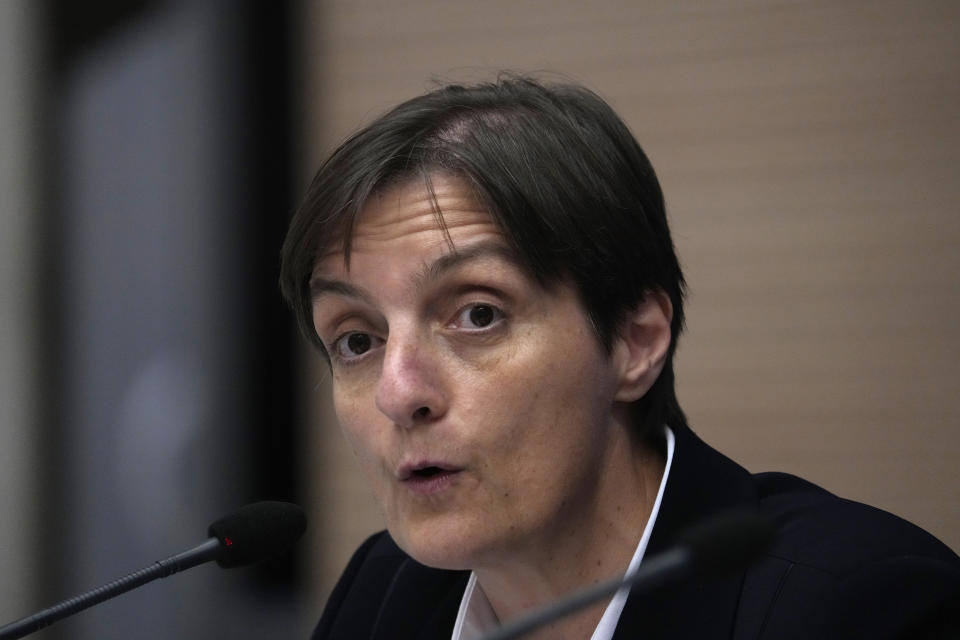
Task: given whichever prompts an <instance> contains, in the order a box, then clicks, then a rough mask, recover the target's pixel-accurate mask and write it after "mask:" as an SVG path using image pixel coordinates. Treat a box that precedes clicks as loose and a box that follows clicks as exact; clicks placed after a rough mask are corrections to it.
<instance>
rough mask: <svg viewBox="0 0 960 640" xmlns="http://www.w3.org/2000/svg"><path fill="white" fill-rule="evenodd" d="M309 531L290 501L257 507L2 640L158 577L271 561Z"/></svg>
mask: <svg viewBox="0 0 960 640" xmlns="http://www.w3.org/2000/svg"><path fill="white" fill-rule="evenodd" d="M306 528H307V518H306V515H304V512H303V509H301V508H300V507H298V506H297V505H295V504H291V503H289V502H256V503H254V504H248V505H247V506H245V507H242V508H241V509H240V510H239V511H237V512H236V513H232V514H230V515H228V516H224V517H223V518H220V519H219V520H217V521H216V522H214V523H213V524H211V525H210V527H209V528H208V529H207V535H208V536H210V537H209V539H207V540H206V542H203V543H202V544H199V545H197V546H196V547H193V548H192V549H188V550H187V551H184V552H182V553H178V554H176V555H173V556H170V557H169V558H166V559H164V560H159V561H157V562H155V563H153V564H152V565H150V566H149V567H144V568H143V569H140V570H139V571H135V572H134V573H131V574H130V575H127V576H124V577H123V578H120V579H118V580H114V581H113V582H110V583H108V584H105V585H103V586H102V587H99V588H97V589H94V590H93V591H88V592H87V593H84V594H82V595H79V596H77V597H75V598H71V599H69V600H64V601H63V602H61V603H59V604H57V605H54V606H52V607H50V608H48V609H44V610H43V611H40V612H39V613H35V614H33V615H32V616H28V617H26V618H21V619H20V620H17V621H15V622H11V623H10V624H8V625H5V626H3V627H0V640H13V639H14V638H22V637H23V636H25V635H28V634H31V633H33V632H34V631H37V630H38V629H42V628H43V627H46V626H48V625H51V624H53V623H54V622H56V621H57V620H60V619H62V618H66V617H67V616H70V615H73V614H74V613H77V612H79V611H83V610H84V609H87V608H89V607H92V606H93V605H95V604H99V603H100V602H103V601H104V600H109V599H110V598H113V597H115V596H118V595H120V594H121V593H126V592H127V591H130V590H131V589H135V588H137V587H139V586H142V585H144V584H146V583H148V582H151V581H153V580H156V579H157V578H166V577H167V576H171V575H173V574H175V573H178V572H180V571H183V570H184V569H189V568H191V567H195V566H197V565H199V564H203V563H205V562H210V561H211V560H215V561H216V562H217V564H219V565H220V566H221V567H223V568H225V569H227V568H232V567H242V566H244V565H248V564H254V563H256V562H260V561H261V560H266V559H268V558H271V557H273V556H276V555H279V554H281V553H283V552H284V551H286V550H287V549H288V548H289V547H290V546H291V545H292V544H293V543H294V542H296V541H297V540H298V539H299V538H300V536H301V535H303V532H304V530H305V529H306Z"/></svg>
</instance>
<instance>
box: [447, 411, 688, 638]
mask: <svg viewBox="0 0 960 640" xmlns="http://www.w3.org/2000/svg"><path fill="white" fill-rule="evenodd" d="M663 430H664V435H665V436H666V439H667V463H666V465H665V466H664V468H663V477H662V478H661V479H660V489H659V490H658V491H657V499H656V500H654V502H653V509H651V510H650V517H649V518H647V525H646V526H645V527H644V528H643V534H642V535H641V536H640V542H639V544H637V549H636V551H634V552H633V558H632V559H631V560H630V565H629V566H628V567H627V570H626V572H625V573H624V575H626V574H628V573H632V572H634V571H636V570H637V567H638V566H640V561H641V560H642V559H643V554H644V552H645V551H646V550H647V543H648V542H649V541H650V534H651V533H653V525H654V523H655V522H656V520H657V514H658V513H660V502H661V501H662V500H663V491H664V489H665V488H666V486H667V476H669V475H670V466H671V464H672V463H673V451H674V449H675V447H676V439H675V438H674V435H673V431H672V430H671V429H670V427H667V426H664V427H663ZM628 594H629V589H626V588H624V589H621V590H620V591H617V593H616V594H615V595H614V596H613V598H612V599H611V600H610V603H609V604H608V605H607V608H606V610H605V611H604V612H603V617H602V618H600V623H599V624H597V628H596V629H595V630H594V632H593V635H592V636H590V640H611V638H613V632H614V630H615V629H616V628H617V622H618V621H619V620H620V613H621V612H622V611H623V606H624V605H625V604H626V602H627V595H628ZM499 624H500V620H499V619H498V618H497V614H496V613H494V611H493V607H492V606H491V605H490V601H489V600H488V599H487V596H486V594H485V593H484V592H483V587H481V586H480V585H479V584H477V574H476V573H475V572H473V571H471V572H470V580H469V581H468V582H467V588H466V589H464V592H463V598H461V600H460V610H459V611H458V612H457V621H456V623H455V624H454V625H453V634H452V635H451V640H478V639H479V638H481V637H482V636H483V635H484V634H485V633H489V632H490V631H492V630H493V629H495V628H496V627H497V626H499Z"/></svg>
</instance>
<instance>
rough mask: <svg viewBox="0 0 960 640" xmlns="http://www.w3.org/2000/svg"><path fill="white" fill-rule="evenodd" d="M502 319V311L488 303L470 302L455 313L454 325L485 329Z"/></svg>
mask: <svg viewBox="0 0 960 640" xmlns="http://www.w3.org/2000/svg"><path fill="white" fill-rule="evenodd" d="M502 319H503V312H502V311H500V309H498V308H496V307H495V306H493V305H490V304H472V305H470V306H468V307H466V308H464V309H463V310H461V311H460V313H459V314H458V315H457V322H456V325H457V326H458V327H461V328H464V329H485V328H487V327H489V326H490V325H492V324H494V323H496V322H499V321H500V320H502Z"/></svg>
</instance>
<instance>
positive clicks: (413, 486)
mask: <svg viewBox="0 0 960 640" xmlns="http://www.w3.org/2000/svg"><path fill="white" fill-rule="evenodd" d="M459 474H460V472H459V471H441V472H440V473H435V474H433V475H432V476H418V475H416V474H414V475H412V476H410V477H409V478H407V479H406V480H404V481H403V484H404V485H405V486H406V487H407V488H409V489H410V490H411V491H413V492H414V493H416V494H419V495H422V496H432V495H436V494H438V493H440V492H441V491H443V490H445V489H447V488H448V487H449V486H450V485H451V484H453V481H454V479H456V477H457V476H458V475H459Z"/></svg>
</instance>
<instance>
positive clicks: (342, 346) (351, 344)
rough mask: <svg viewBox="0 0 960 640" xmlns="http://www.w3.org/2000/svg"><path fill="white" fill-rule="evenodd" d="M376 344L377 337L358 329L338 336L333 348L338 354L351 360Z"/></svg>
mask: <svg viewBox="0 0 960 640" xmlns="http://www.w3.org/2000/svg"><path fill="white" fill-rule="evenodd" d="M375 345H376V338H374V337H373V336H371V335H370V334H369V333H361V332H359V331H356V332H353V333H348V334H345V335H342V336H340V337H339V338H337V341H336V342H334V344H333V348H334V350H335V351H336V353H337V356H339V357H340V358H343V359H345V360H350V359H353V358H358V357H360V356H362V355H363V354H365V353H366V352H367V351H370V349H372V348H373V347H374V346H375Z"/></svg>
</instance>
